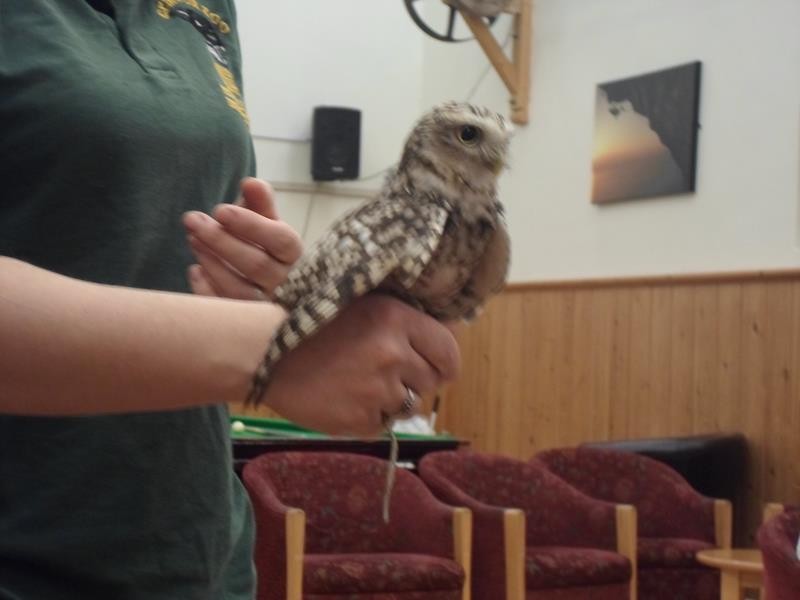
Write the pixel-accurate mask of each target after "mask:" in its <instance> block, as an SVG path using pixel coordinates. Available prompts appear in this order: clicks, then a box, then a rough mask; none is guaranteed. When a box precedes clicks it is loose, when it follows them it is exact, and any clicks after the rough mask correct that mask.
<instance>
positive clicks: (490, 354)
mask: <svg viewBox="0 0 800 600" xmlns="http://www.w3.org/2000/svg"><path fill="white" fill-rule="evenodd" d="M460 342H461V346H462V356H463V365H462V375H461V377H460V378H459V380H458V381H457V382H456V383H455V384H454V385H453V386H451V387H450V388H449V389H448V390H447V392H446V394H445V395H444V398H443V402H442V405H441V409H440V417H439V420H438V423H439V424H440V426H441V427H442V428H443V429H445V430H447V431H450V432H452V433H453V434H455V435H457V436H459V437H462V438H464V439H467V440H470V442H471V444H472V447H473V448H475V449H477V450H482V451H489V452H498V453H502V454H508V455H511V456H516V457H519V458H523V459H527V458H529V457H530V456H532V455H533V454H534V453H536V452H538V451H539V450H543V449H545V448H550V447H560V446H573V445H577V444H580V443H582V442H586V441H593V440H619V439H631V438H647V437H671V436H682V435H691V434H706V433H711V432H742V433H744V434H745V436H746V437H747V440H748V444H749V450H750V461H749V465H748V473H747V488H746V498H747V510H746V511H745V512H741V513H739V514H737V515H736V517H737V525H738V531H739V533H740V535H739V542H740V543H745V542H747V543H748V544H749V543H752V540H751V539H750V538H749V537H748V536H751V535H752V534H753V532H754V531H755V528H756V526H757V524H758V522H759V519H760V511H761V507H762V505H763V503H764V502H766V501H781V502H786V503H798V502H800V462H798V460H797V457H798V456H800V435H798V432H799V431H800V402H798V398H800V270H793V271H788V272H782V273H772V274H758V273H752V274H741V275H732V276H725V277H721V276H714V275H709V276H705V277H702V278H693V279H692V278H689V279H685V280H677V279H675V278H664V279H647V280H641V281H639V280H629V281H625V280H623V281H609V280H598V281H587V280H582V281H580V282H575V283H574V284H569V285H562V284H553V285H546V284H522V285H519V286H515V287H512V288H511V289H509V290H508V291H506V292H505V293H503V294H502V295H500V296H499V297H498V298H496V299H495V300H494V301H493V302H492V303H491V304H490V305H489V307H488V310H487V311H486V313H484V315H483V316H482V317H481V319H479V320H478V321H477V323H476V324H475V325H473V326H471V327H466V328H464V330H463V331H462V332H461V335H460Z"/></svg>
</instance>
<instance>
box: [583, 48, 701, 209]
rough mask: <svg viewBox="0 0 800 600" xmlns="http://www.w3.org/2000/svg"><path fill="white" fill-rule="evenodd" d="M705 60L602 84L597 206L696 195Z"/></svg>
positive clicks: (597, 116) (595, 155) (595, 163)
mask: <svg viewBox="0 0 800 600" xmlns="http://www.w3.org/2000/svg"><path fill="white" fill-rule="evenodd" d="M699 105H700V62H692V63H689V64H685V65H681V66H677V67H672V68H669V69H664V70H662V71H656V72H652V73H646V74H643V75H639V76H636V77H630V78H627V79H620V80H618V81H612V82H609V83H603V84H600V85H598V86H597V92H596V100H595V128H594V148H593V152H592V202H593V203H595V204H605V203H610V202H617V201H622V200H635V199H639V198H652V197H655V196H670V195H674V194H684V193H688V192H693V191H694V189H695V163H696V156H697V132H698V128H699V122H698V111H699Z"/></svg>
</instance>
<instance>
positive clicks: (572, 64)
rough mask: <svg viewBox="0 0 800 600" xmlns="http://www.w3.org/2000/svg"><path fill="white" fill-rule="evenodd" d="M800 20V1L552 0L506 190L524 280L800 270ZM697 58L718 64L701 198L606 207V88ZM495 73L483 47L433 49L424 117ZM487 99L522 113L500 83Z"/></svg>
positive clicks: (478, 98)
mask: <svg viewBox="0 0 800 600" xmlns="http://www.w3.org/2000/svg"><path fill="white" fill-rule="evenodd" d="M798 23H800V2H797V1H796V0H759V1H757V0H703V1H702V2H697V1H696V0H602V1H598V0H593V1H587V0H537V1H536V3H535V7H534V39H533V65H532V74H531V81H532V88H531V94H532V96H531V105H530V109H531V122H530V124H529V125H527V126H521V127H519V128H518V131H517V134H516V137H515V140H514V143H513V147H512V168H511V171H510V172H509V173H508V174H507V175H506V176H505V177H504V178H503V181H502V186H501V191H502V194H501V196H502V199H503V200H504V202H505V203H506V205H507V208H508V220H509V224H510V229H511V234H512V236H511V237H512V240H513V250H514V252H513V260H514V262H513V267H512V273H511V276H512V279H513V280H514V281H532V280H543V279H548V280H549V279H560V278H576V277H577V278H580V277H599V276H619V275H636V274H659V273H698V272H705V271H724V270H741V269H763V268H781V267H788V266H794V265H797V264H798V263H800V248H799V247H798V242H799V240H800V238H799V236H800V220H799V219H800V216H799V214H798V204H800V200H799V198H798V196H799V194H798V171H800V70H799V69H798V65H800V36H798V35H797V32H798ZM496 27H497V29H498V32H497V37H498V38H501V39H502V37H503V35H504V30H503V28H502V24H498V25H497V26H496ZM693 60H700V61H702V62H703V75H702V77H703V81H702V89H701V112H700V120H701V126H702V129H701V131H700V139H699V147H698V151H699V154H698V166H697V192H696V193H694V194H690V195H684V196H674V197H669V198H664V199H652V200H646V201H638V202H627V203H622V204H616V205H613V206H603V207H598V206H595V205H592V204H591V203H590V202H589V197H590V190H591V155H592V134H593V123H594V100H595V95H594V94H595V86H596V84H598V83H602V82H606V81H611V80H615V79H620V78H624V77H628V76H632V75H636V74H639V73H644V72H649V71H653V70H658V69H661V68H665V67H669V66H673V65H678V64H682V63H686V62H689V61H693ZM485 64H486V59H485V57H484V56H483V54H482V53H481V51H480V49H479V48H478V47H477V45H476V44H475V43H474V42H473V43H467V44H443V43H440V42H436V41H433V40H430V41H426V42H425V50H424V71H423V77H424V84H423V106H427V105H430V104H433V103H435V102H438V101H440V100H443V99H448V98H452V97H456V98H462V97H463V96H462V94H463V93H464V90H467V89H469V87H470V85H471V84H472V83H473V81H474V80H475V78H476V76H477V75H479V74H480V72H481V70H482V68H483V65H485ZM474 101H475V102H476V103H482V104H486V105H488V106H491V107H493V108H495V109H496V110H499V111H502V112H505V113H506V114H507V113H508V96H507V94H506V91H505V88H504V87H503V86H502V84H501V83H500V80H499V78H498V77H497V75H496V74H495V73H494V72H492V73H491V74H490V76H489V77H487V79H486V81H485V82H484V84H483V85H482V86H481V87H480V88H479V89H478V92H477V94H476V95H475V97H474Z"/></svg>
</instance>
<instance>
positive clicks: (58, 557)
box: [0, 0, 254, 600]
mask: <svg viewBox="0 0 800 600" xmlns="http://www.w3.org/2000/svg"><path fill="white" fill-rule="evenodd" d="M92 4H93V5H95V6H96V7H97V8H93V7H92ZM109 9H110V10H109ZM241 89H242V88H241V77H240V52H239V45H238V42H237V39H236V29H235V14H234V10H233V6H232V2H231V1H228V0H203V1H202V2H200V1H199V0H191V1H189V0H186V1H178V0H111V1H110V2H105V3H104V2H100V1H95V2H92V3H90V2H89V1H88V0H3V1H2V3H0V255H7V256H13V257H16V258H19V259H22V260H25V261H28V262H30V263H33V264H36V265H39V266H41V267H44V268H46V269H50V270H52V271H57V272H59V273H63V274H66V275H70V276H72V277H77V278H80V279H85V280H90V281H97V282H103V283H111V284H119V285H126V286H133V287H141V288H152V289H162V290H175V291H188V289H187V285H186V281H185V277H186V275H185V270H186V267H187V266H188V265H189V264H190V262H191V260H192V259H191V255H190V252H189V251H188V248H187V244H186V241H185V233H184V232H183V230H182V227H181V223H180V217H181V214H182V213H183V212H184V211H186V210H190V209H199V210H205V211H207V210H209V209H210V208H211V207H212V206H213V205H214V204H216V203H218V202H221V201H231V200H233V199H234V198H235V197H236V195H237V192H238V184H239V181H240V180H241V178H242V177H244V176H246V175H248V174H252V173H253V170H254V159H253V154H252V147H251V142H250V138H249V133H248V126H247V114H246V112H245V110H244V105H243V102H242V93H241ZM0 345H2V340H0ZM0 351H2V350H0ZM64 385H65V386H67V385H69V382H64ZM120 385H124V382H120ZM0 393H3V392H2V382H0ZM54 393H58V390H54ZM111 401H112V399H109V402H111ZM230 452H231V451H230V439H229V424H228V415H227V412H226V408H225V406H224V405H220V406H214V407H206V408H198V409H192V410H182V411H175V412H164V413H149V414H131V415H122V416H101V417H82V418H23V417H16V416H0V599H4V600H5V599H14V600H47V599H51V598H52V599H58V600H72V599H75V600H78V599H80V600H87V599H94V598H102V599H108V600H112V599H113V600H127V599H139V598H141V599H147V600H160V599H164V600H193V599H198V600H199V599H203V600H219V599H232V600H234V599H235V600H240V599H241V600H244V599H251V598H252V597H253V590H254V573H253V567H252V561H251V554H252V544H253V526H252V518H251V514H250V507H249V504H248V501H247V498H246V495H245V493H244V490H243V488H242V487H241V485H240V483H239V482H238V480H237V479H236V477H235V476H234V475H233V473H232V469H231V455H230Z"/></svg>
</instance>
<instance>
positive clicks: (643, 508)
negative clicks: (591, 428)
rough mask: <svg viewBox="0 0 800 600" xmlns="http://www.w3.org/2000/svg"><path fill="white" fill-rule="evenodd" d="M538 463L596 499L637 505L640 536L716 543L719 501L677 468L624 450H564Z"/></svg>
mask: <svg viewBox="0 0 800 600" xmlns="http://www.w3.org/2000/svg"><path fill="white" fill-rule="evenodd" d="M532 462H536V463H539V464H542V465H544V466H545V467H546V468H547V469H548V470H549V471H551V472H552V473H554V474H555V475H557V476H558V477H560V478H562V479H563V480H564V481H567V482H568V483H569V484H571V485H573V486H575V487H577V488H578V489H580V490H581V491H583V492H584V493H586V494H588V495H589V496H592V497H593V498H600V499H602V500H606V501H609V502H615V503H620V504H632V505H633V506H635V507H636V511H637V515H638V521H639V526H638V527H639V536H640V537H673V538H676V537H683V538H690V539H698V540H703V541H707V542H711V543H714V541H715V533H714V500H713V499H711V498H706V497H705V496H702V495H701V494H699V493H698V492H696V491H695V490H694V489H693V488H692V487H691V486H690V485H689V484H688V483H687V482H686V480H685V479H684V478H683V477H682V476H681V475H680V474H679V473H678V472H676V471H675V470H674V469H672V468H670V467H669V466H668V465H665V464H663V463H661V462H658V461H657V460H654V459H652V458H649V457H646V456H642V455H639V454H634V453H632V452H624V451H620V450H611V449H605V448H603V449H601V448H588V447H579V448H558V449H552V450H545V451H543V452H540V453H539V454H537V455H536V456H535V457H534V458H533V459H532Z"/></svg>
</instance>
